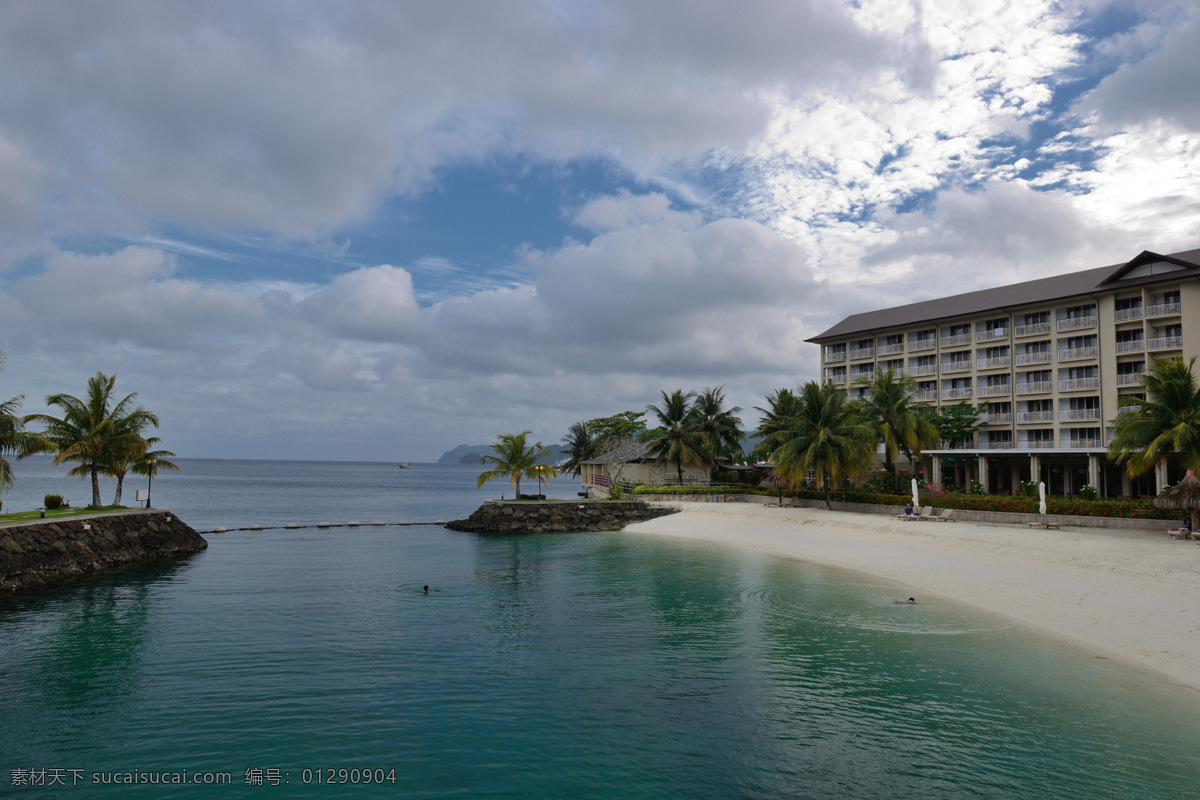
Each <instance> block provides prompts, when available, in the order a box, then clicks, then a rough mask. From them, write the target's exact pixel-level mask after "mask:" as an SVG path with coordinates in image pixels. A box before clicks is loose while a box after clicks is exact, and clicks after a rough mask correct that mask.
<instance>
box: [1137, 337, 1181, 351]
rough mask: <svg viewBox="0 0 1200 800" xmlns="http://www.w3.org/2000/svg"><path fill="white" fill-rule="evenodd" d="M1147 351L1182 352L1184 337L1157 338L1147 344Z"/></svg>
mask: <svg viewBox="0 0 1200 800" xmlns="http://www.w3.org/2000/svg"><path fill="white" fill-rule="evenodd" d="M1146 349H1147V350H1182V349H1183V337H1182V336H1156V337H1155V338H1153V339H1149V340H1147V342H1146Z"/></svg>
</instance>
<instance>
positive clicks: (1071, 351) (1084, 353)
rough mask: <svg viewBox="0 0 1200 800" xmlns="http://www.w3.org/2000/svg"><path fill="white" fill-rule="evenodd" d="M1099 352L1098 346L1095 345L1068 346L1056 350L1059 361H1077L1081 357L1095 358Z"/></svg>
mask: <svg viewBox="0 0 1200 800" xmlns="http://www.w3.org/2000/svg"><path fill="white" fill-rule="evenodd" d="M1099 352H1100V348H1099V347H1097V346H1096V345H1091V346H1089V347H1068V348H1066V349H1064V350H1059V351H1058V360H1059V361H1077V360H1078V359H1081V358H1095V357H1096V354H1097V353H1099Z"/></svg>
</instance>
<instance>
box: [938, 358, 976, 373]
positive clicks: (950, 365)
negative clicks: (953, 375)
mask: <svg viewBox="0 0 1200 800" xmlns="http://www.w3.org/2000/svg"><path fill="white" fill-rule="evenodd" d="M970 371H971V362H970V361H943V362H942V372H970Z"/></svg>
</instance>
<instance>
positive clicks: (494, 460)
mask: <svg viewBox="0 0 1200 800" xmlns="http://www.w3.org/2000/svg"><path fill="white" fill-rule="evenodd" d="M530 433H532V431H521V432H520V433H502V434H500V436H498V437H497V438H496V443H495V444H494V445H492V454H491V455H485V456H483V462H482V463H484V464H492V465H494V466H493V467H492V469H490V470H488V471H487V472H484V473H483V474H481V475H480V476H479V480H478V481H476V483H475V488H476V489H481V488H483V485H484V484H485V483H487V482H488V481H493V480H496V479H498V478H508V479H509V482H510V484H511V485H512V487H513V490H514V491H515V492H516V494H517V499H520V497H521V479H522V478H529V479H531V480H538V481H539V485H540V481H541V480H544V479H545V478H552V477H554V476H555V475H557V474H558V471H557V470H556V469H554V467H551V466H549V465H546V464H539V463H538V462H539V461H541V460H543V459H546V458H549V457H551V456H552V455H553V453H551V452H550V451H549V450H547V449H546V448H545V447H544V446H543V445H542V443H541V442H535V443H534V444H532V445H527V444H526V440H527V438H528V437H529V434H530Z"/></svg>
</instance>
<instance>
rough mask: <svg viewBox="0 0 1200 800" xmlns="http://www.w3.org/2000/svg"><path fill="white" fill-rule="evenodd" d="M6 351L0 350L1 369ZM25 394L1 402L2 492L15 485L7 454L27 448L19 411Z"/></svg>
mask: <svg viewBox="0 0 1200 800" xmlns="http://www.w3.org/2000/svg"><path fill="white" fill-rule="evenodd" d="M5 357H6V356H5V353H4V351H2V350H0V369H3V368H4V360H5ZM24 399H25V395H23V394H19V395H17V396H16V397H14V398H12V399H11V400H6V401H4V402H3V403H0V492H3V491H6V490H8V489H9V488H10V487H11V486H12V485H13V473H12V465H11V464H9V463H8V460H7V459H5V456H7V455H20V454H21V453H23V452H24V451H25V450H26V447H27V445H26V440H27V438H28V437H27V434H26V433H25V426H24V424H23V422H22V420H21V418H20V417H19V416H17V412H19V411H20V410H21V402H22V401H23V400H24Z"/></svg>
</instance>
